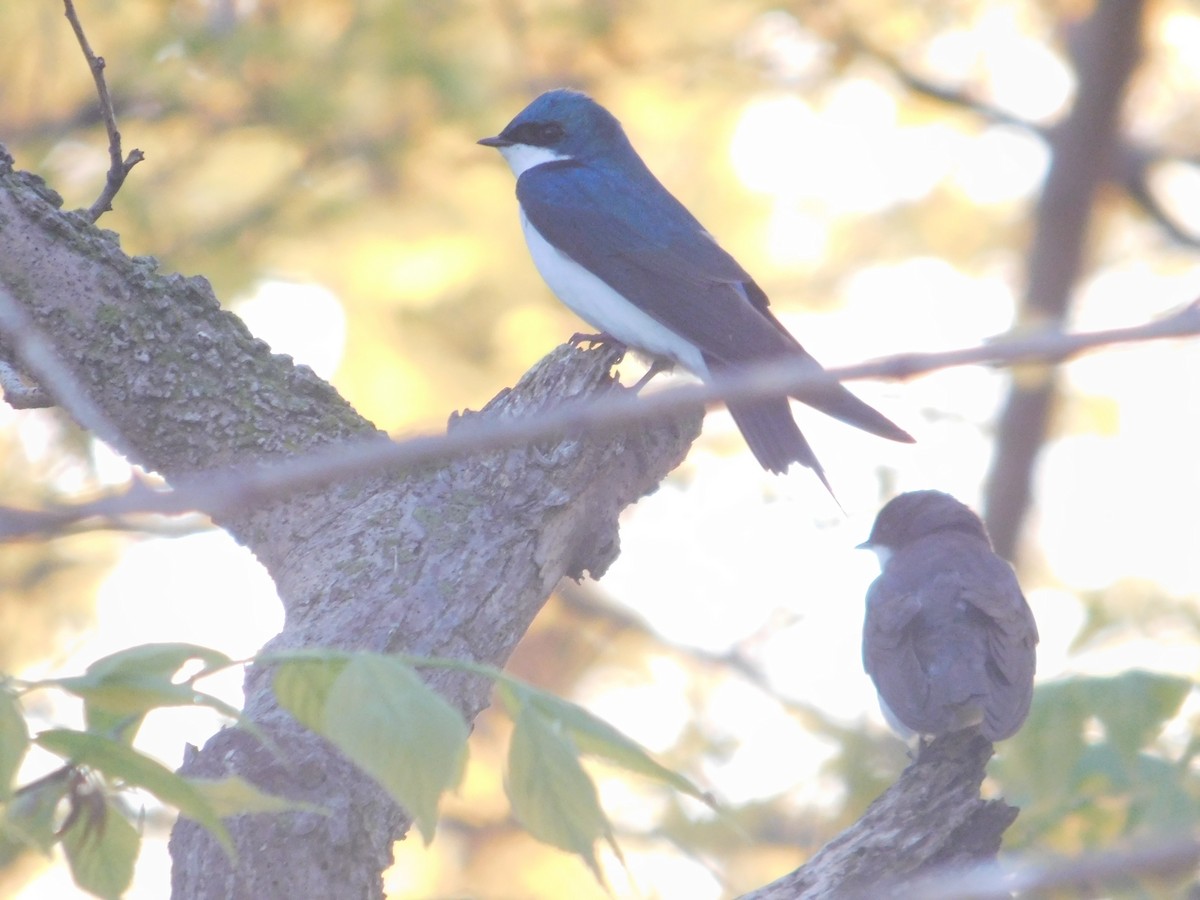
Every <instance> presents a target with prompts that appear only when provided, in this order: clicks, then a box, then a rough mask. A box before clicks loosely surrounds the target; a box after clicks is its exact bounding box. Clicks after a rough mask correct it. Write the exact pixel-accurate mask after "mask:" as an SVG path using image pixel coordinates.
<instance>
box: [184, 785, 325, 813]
mask: <svg viewBox="0 0 1200 900" xmlns="http://www.w3.org/2000/svg"><path fill="white" fill-rule="evenodd" d="M185 781H187V783H188V784H190V785H191V786H192V787H193V788H195V789H196V791H197V792H198V793H199V794H200V795H201V796H202V797H204V799H205V800H206V801H208V804H209V806H211V807H212V808H213V809H214V810H215V811H216V813H217V815H218V816H220V817H221V818H222V819H227V818H229V817H230V816H238V815H241V814H243V813H279V812H289V811H292V810H300V811H303V812H315V813H321V814H323V815H327V814H328V810H325V809H323V808H322V807H320V806H317V805H316V804H315V803H305V802H303V801H300V800H289V799H288V798H287V797H279V796H276V795H275V794H266V793H263V792H262V791H260V790H259V789H258V788H257V787H255V786H254V785H253V784H251V783H250V782H249V781H247V780H246V779H245V778H242V777H241V776H239V775H230V776H229V777H227V778H187V779H185Z"/></svg>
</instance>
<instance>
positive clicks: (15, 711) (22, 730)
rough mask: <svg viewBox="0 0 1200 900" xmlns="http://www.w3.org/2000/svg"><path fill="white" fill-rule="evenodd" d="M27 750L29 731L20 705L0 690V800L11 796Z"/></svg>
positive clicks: (5, 691)
mask: <svg viewBox="0 0 1200 900" xmlns="http://www.w3.org/2000/svg"><path fill="white" fill-rule="evenodd" d="M28 749H29V730H28V729H27V728H26V727H25V715H24V714H23V713H22V711H21V704H20V703H19V702H17V698H16V696H15V695H13V694H12V692H10V691H8V690H6V689H3V688H0V800H7V799H8V798H9V797H11V796H12V788H13V779H14V778H16V777H17V769H19V768H20V767H21V761H22V760H23V759H25V751H26V750H28Z"/></svg>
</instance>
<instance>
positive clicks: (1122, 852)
mask: <svg viewBox="0 0 1200 900" xmlns="http://www.w3.org/2000/svg"><path fill="white" fill-rule="evenodd" d="M1197 864H1200V840H1197V838H1195V837H1192V836H1188V837H1177V838H1171V839H1167V840H1158V841H1154V842H1153V843H1144V844H1141V845H1138V846H1126V847H1109V848H1106V849H1105V850H1103V851H1102V852H1098V853H1086V854H1083V855H1080V856H1075V857H1070V858H1063V859H1057V860H1049V861H1048V860H1040V861H1034V860H1031V859H1027V858H1016V859H1009V860H1008V861H1007V862H1002V863H987V864H983V865H979V866H972V867H970V868H967V869H960V870H958V871H955V872H946V871H938V872H931V873H930V874H928V875H926V876H923V877H921V878H919V879H913V880H910V881H905V882H904V883H902V884H898V885H891V886H889V889H888V891H887V893H886V894H885V896H889V897H907V898H912V900H972V898H984V897H986V898H994V897H997V896H1003V897H1007V896H1010V895H1011V894H1012V893H1013V892H1016V893H1017V894H1019V895H1021V896H1033V895H1036V896H1044V895H1045V894H1046V893H1048V892H1056V891H1062V890H1068V889H1071V888H1074V889H1076V890H1079V889H1083V890H1085V891H1087V894H1086V896H1093V895H1095V896H1102V895H1104V894H1107V893H1108V891H1106V890H1104V888H1106V887H1107V888H1112V887H1115V886H1118V885H1121V884H1126V885H1127V884H1128V883H1129V881H1130V880H1131V879H1136V878H1151V879H1155V880H1160V879H1168V880H1182V879H1185V878H1187V877H1188V876H1189V874H1190V873H1192V872H1193V871H1194V870H1195V868H1196V866H1197ZM1173 896H1174V895H1173Z"/></svg>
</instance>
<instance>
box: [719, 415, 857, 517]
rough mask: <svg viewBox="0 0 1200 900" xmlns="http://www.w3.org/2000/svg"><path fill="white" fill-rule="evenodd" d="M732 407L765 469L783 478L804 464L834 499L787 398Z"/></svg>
mask: <svg viewBox="0 0 1200 900" xmlns="http://www.w3.org/2000/svg"><path fill="white" fill-rule="evenodd" d="M728 406H729V414H730V415H731V416H733V421H734V422H736V423H737V427H738V428H739V429H740V430H741V432H742V437H744V438H745V439H746V443H747V444H749V445H750V450H751V452H752V453H753V454H754V458H755V459H757V460H758V461H759V463H760V464H761V465H762V467H763V468H764V469H767V470H768V471H771V472H776V473H779V474H782V473H784V472H786V471H787V468H788V466H789V465H791V464H792V463H794V462H798V463H801V464H802V465H805V466H808V467H809V468H810V469H812V470H813V471H814V472H816V473H817V477H818V478H820V479H821V484H823V485H825V489H826V490H827V491H829V493H830V496H833V488H831V487H830V486H829V481H828V480H827V479H826V478H825V470H824V469H823V468H821V464H820V463H819V462H817V457H816V455H815V454H814V453H813V452H812V447H810V446H809V445H808V441H807V440H806V439H805V437H804V435H803V434H801V433H800V428H799V427H798V426H797V425H796V420H795V419H793V418H792V410H791V408H790V407H789V406H788V399H787V397H765V398H761V399H757V400H735V401H732V402H731V403H729V404H728ZM869 408H870V407H868V409H869ZM834 499H837V498H836V497H835V498H834Z"/></svg>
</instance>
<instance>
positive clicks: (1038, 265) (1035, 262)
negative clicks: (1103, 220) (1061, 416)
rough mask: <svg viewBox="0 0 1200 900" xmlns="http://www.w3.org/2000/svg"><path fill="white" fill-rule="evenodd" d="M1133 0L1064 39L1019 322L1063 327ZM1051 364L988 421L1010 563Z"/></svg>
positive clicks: (1107, 0)
mask: <svg viewBox="0 0 1200 900" xmlns="http://www.w3.org/2000/svg"><path fill="white" fill-rule="evenodd" d="M1142 15H1143V4H1142V2H1141V0H1100V2H1098V3H1097V4H1096V6H1095V9H1093V11H1092V13H1091V15H1090V16H1089V17H1088V18H1087V19H1086V20H1084V21H1083V22H1082V23H1080V24H1079V25H1078V26H1077V28H1076V31H1075V34H1074V40H1073V41H1072V42H1071V49H1072V54H1071V55H1072V58H1073V60H1074V63H1075V73H1076V75H1077V77H1078V88H1077V93H1076V97H1075V102H1074V104H1073V105H1072V107H1071V112H1070V114H1069V115H1068V116H1067V117H1066V119H1064V120H1063V121H1062V122H1060V123H1059V124H1058V125H1056V126H1055V128H1054V129H1053V131H1052V132H1051V140H1050V152H1051V154H1052V155H1053V160H1052V162H1051V165H1050V171H1049V173H1048V174H1047V176H1046V184H1045V187H1044V188H1043V190H1042V196H1041V199H1040V200H1039V201H1038V206H1037V211H1036V213H1035V215H1034V231H1033V237H1032V243H1031V244H1030V249H1029V262H1028V270H1027V274H1026V279H1027V284H1026V289H1025V297H1024V300H1023V301H1022V307H1021V313H1020V318H1021V324H1023V325H1025V326H1027V327H1047V326H1061V325H1062V324H1063V323H1064V322H1065V321H1066V318H1067V312H1068V310H1069V308H1070V302H1071V297H1072V291H1073V289H1074V286H1075V283H1076V281H1077V280H1078V278H1079V273H1080V271H1081V270H1082V267H1083V263H1084V254H1085V250H1086V245H1087V237H1088V225H1089V222H1090V221H1091V217H1092V209H1093V207H1094V205H1095V202H1096V197H1097V194H1098V192H1099V189H1100V186H1101V185H1102V184H1103V182H1104V178H1105V176H1106V174H1107V173H1108V172H1109V171H1111V169H1112V163H1113V158H1114V155H1115V153H1116V150H1117V144H1118V138H1119V126H1120V112H1121V101H1122V99H1123V98H1124V96H1125V88H1126V86H1127V85H1128V83H1129V79H1130V78H1131V77H1132V75H1133V71H1134V68H1135V67H1136V65H1137V60H1138V56H1139V54H1140V52H1141V40H1142V38H1141V35H1142V28H1141V25H1142ZM1056 372H1057V370H1056V369H1055V368H1054V367H1053V366H1051V365H1046V366H1041V367H1033V366H1027V367H1025V368H1024V369H1021V370H1017V371H1016V372H1015V375H1016V377H1014V378H1013V383H1012V387H1011V388H1010V389H1009V395H1008V400H1007V402H1006V403H1005V407H1004V411H1003V413H1002V414H1001V416H1000V421H999V423H998V424H997V426H996V449H995V452H994V454H993V456H992V467H991V471H990V472H989V473H988V480H987V488H986V498H985V502H984V509H985V514H984V520H985V522H986V523H987V528H988V533H989V534H990V535H991V537H992V543H993V545H995V548H996V552H997V553H998V554H1000V555H1001V556H1003V557H1004V558H1005V559H1009V560H1012V559H1015V558H1016V552H1017V539H1018V537H1019V535H1020V533H1021V526H1022V524H1023V523H1024V520H1025V514H1026V513H1027V512H1028V509H1029V503H1030V498H1031V496H1032V484H1033V475H1034V467H1035V465H1036V463H1037V458H1038V454H1039V453H1040V452H1041V449H1042V445H1043V444H1044V443H1045V440H1046V436H1047V434H1048V432H1049V428H1050V419H1051V415H1052V413H1053V410H1054V403H1055V399H1056V398H1057V395H1058V379H1057V374H1056Z"/></svg>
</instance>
